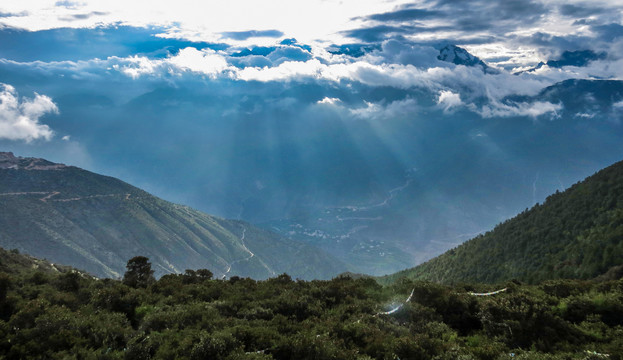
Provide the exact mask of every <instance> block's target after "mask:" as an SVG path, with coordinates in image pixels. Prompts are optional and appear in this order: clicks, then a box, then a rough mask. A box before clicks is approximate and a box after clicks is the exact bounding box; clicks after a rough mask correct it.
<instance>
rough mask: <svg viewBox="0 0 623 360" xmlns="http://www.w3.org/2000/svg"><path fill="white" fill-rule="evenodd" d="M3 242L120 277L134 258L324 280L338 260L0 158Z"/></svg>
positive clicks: (69, 169) (226, 273)
mask: <svg viewBox="0 0 623 360" xmlns="http://www.w3.org/2000/svg"><path fill="white" fill-rule="evenodd" d="M0 209H1V211H0V246H2V247H4V248H6V249H17V250H19V251H20V252H25V253H27V254H30V255H33V256H37V257H40V258H46V259H48V260H49V261H51V262H58V263H62V264H69V265H72V266H74V267H76V268H79V269H83V270H85V271H88V272H90V273H92V274H94V275H96V276H100V277H120V276H121V275H123V273H124V271H125V265H126V262H127V260H128V259H130V258H132V257H134V256H137V255H142V256H147V257H148V258H150V260H151V262H152V264H153V268H154V270H155V274H156V275H157V276H160V275H163V274H167V273H180V272H184V270H185V269H201V268H205V269H209V270H210V271H212V272H213V273H214V274H215V276H219V277H231V276H234V275H236V276H245V277H247V276H248V277H253V278H256V279H263V278H268V277H271V276H275V275H278V274H281V273H284V272H287V273H288V274H291V275H292V276H295V277H299V278H302V279H312V278H328V277H330V276H333V275H335V274H338V273H340V272H342V271H345V270H346V269H347V268H346V267H345V266H344V265H343V264H342V263H341V262H340V261H338V260H336V259H335V258H333V257H332V256H330V255H328V254H326V253H324V252H323V251H320V250H317V249H316V248H313V247H311V246H309V245H305V244H303V243H299V242H296V241H292V240H290V239H287V238H284V237H282V236H279V235H276V234H275V233H272V232H270V231H267V230H263V229H259V228H257V227H255V226H252V225H251V224H248V223H245V222H243V221H236V220H226V219H222V218H218V217H214V216H210V215H207V214H205V213H202V212H200V211H197V210H194V209H192V208H190V207H187V206H182V205H177V204H173V203H170V202H167V201H164V200H162V199H159V198H157V197H155V196H152V195H150V194H149V193H147V192H145V191H143V190H140V189H138V188H136V187H133V186H131V185H129V184H127V183H125V182H123V181H120V180H118V179H115V178H112V177H107V176H103V175H98V174H95V173H92V172H89V171H86V170H82V169H80V168H77V167H73V166H66V165H63V164H57V163H53V162H50V161H47V160H44V159H39V158H22V157H16V156H14V155H13V154H12V153H10V152H4V153H0Z"/></svg>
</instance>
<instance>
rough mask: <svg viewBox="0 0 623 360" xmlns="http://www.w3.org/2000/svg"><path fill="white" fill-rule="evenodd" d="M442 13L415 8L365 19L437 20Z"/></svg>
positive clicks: (397, 20)
mask: <svg viewBox="0 0 623 360" xmlns="http://www.w3.org/2000/svg"><path fill="white" fill-rule="evenodd" d="M441 15H442V13H441V12H440V11H436V10H427V9H417V8H408V9H400V10H396V11H391V12H386V13H382V14H374V15H370V16H368V17H367V19H370V20H376V21H396V22H402V21H413V20H420V19H428V18H437V17H440V16H441Z"/></svg>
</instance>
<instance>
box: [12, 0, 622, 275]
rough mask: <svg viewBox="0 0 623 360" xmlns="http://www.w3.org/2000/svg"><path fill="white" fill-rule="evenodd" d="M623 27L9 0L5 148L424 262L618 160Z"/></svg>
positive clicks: (613, 12) (462, 15)
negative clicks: (393, 246) (395, 241)
mask: <svg viewBox="0 0 623 360" xmlns="http://www.w3.org/2000/svg"><path fill="white" fill-rule="evenodd" d="M622 17H623V3H621V2H620V1H590V2H589V1H536V0H534V1H532V0H522V1H518V0H506V1H484V0H473V1H462V0H438V1H428V0H424V1H399V0H396V1H378V0H377V1H374V0H358V1H354V0H353V1H351V0H342V1H334V0H314V1H297V2H294V1H281V0H271V1H257V0H248V1H246V0H238V1H227V2H218V3H217V2H211V1H207V2H201V3H200V4H198V2H196V1H175V2H170V1H132V2H130V3H128V2H127V1H116V0H111V1H105V2H104V1H69V0H62V1H56V2H54V1H28V0H26V1H4V2H2V3H1V4H0V150H3V151H13V152H15V153H16V155H21V156H37V157H45V158H47V159H49V160H53V161H58V162H63V163H67V164H71V165H76V166H80V167H83V168H86V169H88V170H92V171H96V172H99V173H104V174H107V175H111V176H116V177H119V178H121V179H123V180H125V181H128V182H130V183H132V184H134V185H137V186H139V187H142V188H144V189H146V190H148V191H150V192H152V193H154V194H156V195H158V196H161V197H163V198H165V199H167V200H171V201H174V202H178V203H183V204H187V205H191V206H193V207H196V208H198V209H200V210H203V211H207V212H210V213H212V214H216V215H219V216H224V217H231V218H241V219H245V220H249V221H253V222H256V223H267V224H269V226H274V223H272V222H274V221H277V220H282V219H290V220H291V222H293V223H294V222H298V223H299V225H301V226H302V223H303V222H305V221H308V222H309V221H311V220H314V221H313V224H311V223H309V224H308V225H309V226H310V227H312V226H313V227H315V228H313V229H312V228H310V229H308V230H309V231H308V232H309V233H315V234H318V232H314V231H315V230H323V231H329V232H330V231H333V232H339V231H343V232H344V233H343V234H341V235H339V234H338V235H339V236H346V235H348V234H355V233H357V234H359V235H360V238H364V239H368V240H370V241H384V240H385V239H388V238H394V237H397V236H399V237H400V238H401V239H402V240H401V241H402V242H403V243H404V244H403V245H405V244H407V245H408V244H418V245H417V246H415V245H413V246H412V249H411V250H412V251H411V252H409V254H410V256H411V255H412V254H413V253H416V252H421V253H424V254H425V255H422V256H421V257H419V258H418V259H420V260H421V259H423V258H426V257H430V256H431V254H434V253H438V252H440V251H441V250H443V249H445V248H448V247H451V246H453V245H456V243H457V241H459V240H465V237H464V236H463V234H474V233H478V232H481V231H483V230H486V229H488V228H490V227H492V226H493V225H495V224H496V223H498V222H500V221H503V220H504V219H506V218H508V217H510V216H512V215H514V214H516V213H517V212H519V211H521V210H523V209H524V208H526V207H529V206H532V205H533V204H534V203H536V202H539V201H543V200H544V199H545V197H546V196H547V195H549V194H551V193H552V192H554V191H556V190H563V189H564V188H566V187H568V186H569V185H571V184H573V183H574V182H576V181H578V180H581V179H582V178H583V177H585V176H587V175H590V174H591V173H593V172H594V171H597V170H598V169H600V168H603V167H605V166H607V165H609V164H611V163H613V162H615V161H618V160H620V159H621V158H623V145H622V143H623V142H621V141H620V139H621V136H622V135H623V129H622V127H621V117H622V115H623V86H622V84H623V25H622V24H623V19H622ZM405 184H407V186H406V187H404V188H403V186H404V185H405ZM396 189H400V190H396ZM387 199H390V200H388V201H387V202H385V203H384V201H385V200H387ZM374 204H384V205H382V206H381V207H379V208H383V209H385V210H384V211H385V212H383V213H374V214H373V215H370V216H359V218H369V219H379V217H380V218H382V219H384V220H369V221H367V222H366V221H363V220H361V221H362V222H360V223H352V224H349V225H348V226H342V225H343V222H340V226H337V225H335V223H330V224H324V223H322V222H321V221H319V220H318V221H317V219H320V218H321V217H319V216H318V214H319V213H322V212H323V211H328V210H326V209H328V208H336V207H342V208H344V209H351V210H352V209H358V208H367V209H371V208H372V207H371V205H374ZM349 206H350V207H349ZM374 209H376V208H374ZM349 211H350V210H349ZM366 211H367V210H366ZM374 211H376V210H374ZM388 214H391V215H392V218H393V220H392V221H394V222H393V223H392V222H387V221H386V220H387V219H388V218H389V215H388ZM351 218H354V217H352V216H351ZM310 219H311V220H310ZM396 219H399V220H396ZM323 224H324V225H323ZM323 226H324V228H323ZM338 228H339V229H338ZM392 229H393V230H392ZM394 230H395V232H392V231H394ZM353 231H354V232H353ZM345 234H346V235H345ZM338 235H336V236H338ZM348 236H351V235H348ZM462 236H463V237H462ZM352 237H354V235H353V236H352ZM457 239H458V240H457ZM435 242H436V243H437V244H438V245H434V246H433V245H431V244H435ZM407 245H405V246H407ZM344 251H346V250H344ZM376 254H377V255H378V254H380V252H377V253H376ZM366 256H367V255H366ZM370 256H372V255H370ZM400 261H402V262H399V263H400V264H401V266H402V265H404V264H407V263H409V262H410V261H411V262H413V261H412V260H408V259H406V260H405V259H402V260H400ZM379 271H381V270H379Z"/></svg>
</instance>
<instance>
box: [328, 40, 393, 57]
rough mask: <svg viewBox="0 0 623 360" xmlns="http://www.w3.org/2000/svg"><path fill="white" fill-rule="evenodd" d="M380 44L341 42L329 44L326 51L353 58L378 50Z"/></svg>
mask: <svg viewBox="0 0 623 360" xmlns="http://www.w3.org/2000/svg"><path fill="white" fill-rule="evenodd" d="M380 48H381V45H379V44H372V45H370V44H362V43H356V44H342V45H335V44H333V45H331V46H329V47H328V48H327V51H328V52H329V53H331V54H334V55H348V56H351V57H354V58H358V57H362V56H364V55H365V54H368V53H370V52H372V51H374V50H379V49H380Z"/></svg>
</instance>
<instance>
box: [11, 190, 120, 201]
mask: <svg viewBox="0 0 623 360" xmlns="http://www.w3.org/2000/svg"><path fill="white" fill-rule="evenodd" d="M60 194H61V192H60V191H28V192H8V193H1V194H0V196H24V195H45V196H44V197H42V198H40V199H39V200H41V201H43V202H48V201H50V202H52V201H55V202H68V201H79V200H84V199H93V198H102V197H115V196H124V200H130V195H131V194H129V193H127V194H97V195H87V196H77V197H73V198H67V199H52V198H53V197H55V196H57V195H60Z"/></svg>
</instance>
